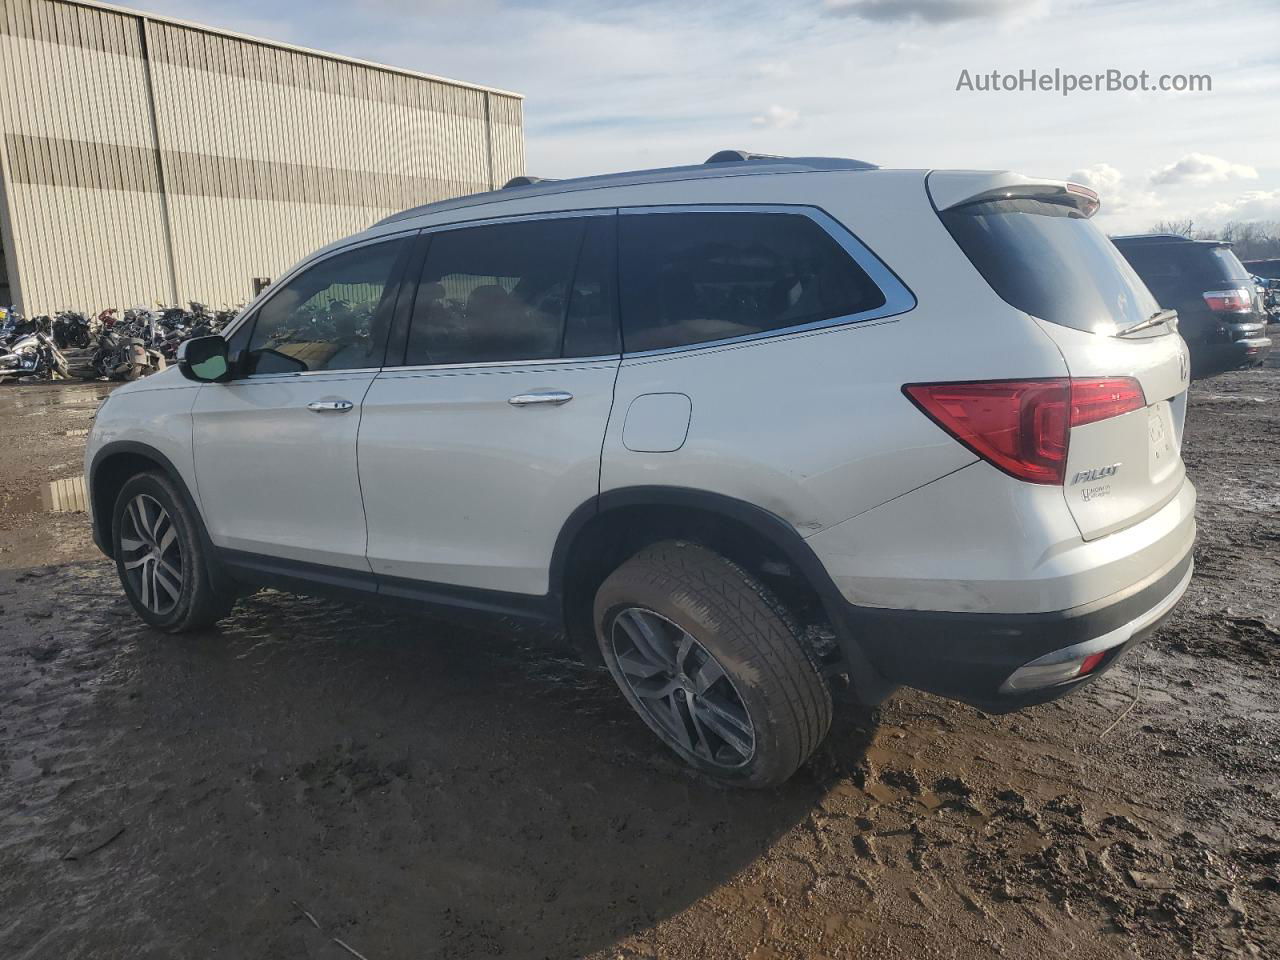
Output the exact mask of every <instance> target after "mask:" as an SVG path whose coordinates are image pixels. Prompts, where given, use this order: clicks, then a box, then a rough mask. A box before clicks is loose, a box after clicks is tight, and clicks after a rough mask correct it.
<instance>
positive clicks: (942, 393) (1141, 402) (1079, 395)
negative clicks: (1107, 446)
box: [902, 377, 1146, 484]
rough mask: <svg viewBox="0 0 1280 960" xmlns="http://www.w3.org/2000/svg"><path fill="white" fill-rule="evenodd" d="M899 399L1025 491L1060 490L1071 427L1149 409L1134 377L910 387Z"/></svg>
mask: <svg viewBox="0 0 1280 960" xmlns="http://www.w3.org/2000/svg"><path fill="white" fill-rule="evenodd" d="M902 392H903V393H905V394H906V395H907V397H908V398H909V399H910V400H911V401H912V402H913V403H914V404H915V405H916V406H917V407H919V408H920V410H921V411H922V412H923V413H924V414H925V416H927V417H929V418H930V419H931V420H933V422H934V423H936V424H937V425H938V426H940V427H941V428H942V429H943V430H945V431H947V433H949V434H951V436H953V437H955V438H956V439H957V440H959V441H960V442H961V443H963V444H964V445H965V446H966V447H968V448H969V449H970V450H972V451H973V452H974V453H976V454H977V455H978V456H980V457H981V458H982V459H983V460H986V461H987V462H988V463H990V464H992V465H993V466H995V467H998V468H999V469H1001V470H1003V471H1004V472H1005V473H1007V474H1009V475H1010V476H1013V477H1016V478H1018V479H1019V480H1025V481H1027V482H1028V483H1047V484H1060V483H1062V482H1063V480H1064V479H1065V477H1066V469H1067V446H1068V444H1069V442H1070V437H1071V428H1072V427H1079V426H1083V425H1084V424H1087V423H1096V422H1097V421H1099V420H1106V419H1108V418H1110V417H1118V416H1120V415H1121V414H1124V413H1129V412H1130V411H1132V410H1141V409H1142V408H1143V407H1145V406H1146V397H1145V396H1144V394H1143V392H1142V385H1141V384H1139V383H1138V381H1137V380H1135V379H1133V378H1132V377H1110V378H1106V379H1088V380H1086V379H1077V378H1071V377H1051V378H1048V379H1044V380H986V381H979V382H968V383H911V384H907V385H906V386H904V387H903V388H902Z"/></svg>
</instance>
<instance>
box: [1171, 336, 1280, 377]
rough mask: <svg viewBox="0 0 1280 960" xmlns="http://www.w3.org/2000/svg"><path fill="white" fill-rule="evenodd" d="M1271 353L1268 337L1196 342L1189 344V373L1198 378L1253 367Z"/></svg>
mask: <svg viewBox="0 0 1280 960" xmlns="http://www.w3.org/2000/svg"><path fill="white" fill-rule="evenodd" d="M1270 353H1271V339H1270V338H1269V337H1250V338H1248V339H1245V340H1232V341H1231V342H1230V343H1197V344H1192V345H1191V375H1192V377H1194V378H1196V379H1199V378H1201V377H1210V376H1213V375H1214V374H1216V373H1225V372H1227V371H1228V370H1239V369H1241V368H1242V367H1255V366H1257V365H1258V364H1260V363H1262V362H1263V361H1264V360H1266V359H1267V355H1268V354H1270Z"/></svg>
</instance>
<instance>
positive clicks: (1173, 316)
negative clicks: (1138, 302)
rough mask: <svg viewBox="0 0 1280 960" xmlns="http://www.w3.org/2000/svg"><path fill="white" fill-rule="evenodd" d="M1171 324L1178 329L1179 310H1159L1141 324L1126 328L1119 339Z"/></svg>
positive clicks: (1119, 334)
mask: <svg viewBox="0 0 1280 960" xmlns="http://www.w3.org/2000/svg"><path fill="white" fill-rule="evenodd" d="M1165 323H1171V324H1173V329H1175V330H1177V329H1178V311H1177V310H1157V311H1156V312H1155V313H1153V314H1152V315H1151V316H1149V317H1147V319H1145V320H1143V321H1142V322H1141V323H1135V324H1134V325H1133V326H1132V327H1125V328H1124V329H1123V330H1121V331H1120V332H1119V333H1117V334H1116V336H1117V337H1127V336H1129V335H1130V334H1134V333H1138V332H1140V331H1142V330H1150V329H1151V328H1152V327H1158V326H1160V325H1161V324H1165Z"/></svg>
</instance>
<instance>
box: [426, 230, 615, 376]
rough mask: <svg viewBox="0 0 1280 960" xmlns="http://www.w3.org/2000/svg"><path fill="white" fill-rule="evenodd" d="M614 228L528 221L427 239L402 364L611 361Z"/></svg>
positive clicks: (451, 232) (445, 234) (613, 334)
mask: <svg viewBox="0 0 1280 960" xmlns="http://www.w3.org/2000/svg"><path fill="white" fill-rule="evenodd" d="M612 219H613V218H612V217H562V218H553V219H547V220H526V221H519V222H515V223H503V224H494V225H491V226H482V227H466V228H462V229H458V230H446V231H442V232H440V233H436V234H433V235H432V236H431V240H430V245H429V246H428V248H427V257H426V260H425V262H424V263H423V268H422V276H421V278H420V280H419V283H418V290H417V295H416V299H415V301H414V310H413V319H412V321H411V325H410V328H409V341H408V350H407V352H406V356H405V363H406V364H408V365H410V366H416V365H427V364H453V363H492V362H500V361H515V360H550V359H556V358H559V357H561V356H593V355H596V354H597V353H609V352H610V350H611V349H613V350H614V352H616V342H617V332H616V323H615V321H614V316H615V314H614V311H613V306H612V304H613V302H614V297H613V293H612V290H613V256H614V242H613V236H612V233H610V225H609V221H612ZM595 221H605V222H604V223H596V222H595ZM580 256H581V260H582V267H581V268H580V269H579V266H578V264H579V258H580ZM611 345H613V346H611Z"/></svg>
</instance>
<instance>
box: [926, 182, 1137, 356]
mask: <svg viewBox="0 0 1280 960" xmlns="http://www.w3.org/2000/svg"><path fill="white" fill-rule="evenodd" d="M939 216H940V217H941V218H942V222H943V224H945V225H946V228H947V230H948V231H950V233H951V236H952V237H953V238H954V239H955V241H956V243H957V244H958V245H959V246H960V249H961V250H963V251H964V253H965V256H967V257H968V258H969V260H970V261H971V262H972V263H973V265H974V266H975V267H977V269H978V272H979V273H981V274H982V276H983V278H984V279H986V281H987V283H989V284H990V285H991V289H993V290H994V291H995V292H996V293H997V294H999V295H1000V297H1001V299H1003V300H1004V301H1006V302H1007V303H1009V304H1011V305H1012V306H1015V307H1017V308H1018V309H1019V310H1022V311H1023V312H1025V313H1029V314H1031V315H1032V316H1033V317H1039V318H1040V319H1042V320H1048V321H1049V322H1050V323H1057V324H1061V325H1062V326H1065V327H1073V328H1074V329H1076V330H1087V331H1090V332H1093V333H1102V334H1107V335H1110V334H1114V333H1116V332H1118V331H1120V330H1124V329H1126V328H1127V327H1131V326H1133V325H1134V324H1138V323H1142V322H1143V321H1144V320H1147V319H1148V318H1150V317H1151V315H1152V314H1154V313H1156V312H1157V311H1159V309H1160V307H1159V305H1158V304H1157V303H1156V301H1155V299H1154V298H1153V297H1152V296H1151V293H1150V291H1148V290H1147V288H1146V285H1145V284H1143V282H1142V280H1141V279H1140V278H1139V277H1138V275H1137V274H1136V273H1134V272H1133V268H1132V267H1131V266H1129V264H1128V262H1127V261H1126V260H1125V259H1124V257H1122V256H1121V255H1120V251H1118V250H1117V249H1116V248H1115V245H1114V244H1112V242H1111V241H1110V240H1109V239H1108V238H1107V236H1106V235H1105V234H1104V233H1103V232H1102V231H1101V230H1099V229H1098V228H1097V227H1095V226H1094V225H1093V223H1092V222H1090V221H1089V220H1088V219H1087V218H1085V217H1084V216H1083V215H1082V214H1081V213H1080V212H1079V211H1078V210H1077V209H1075V208H1074V207H1071V206H1067V205H1064V204H1060V203H1047V202H1045V201H1043V200H1031V199H1007V200H991V201H982V202H979V203H971V204H967V205H965V206H962V207H954V208H952V209H950V210H944V211H942V212H941V213H939Z"/></svg>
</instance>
